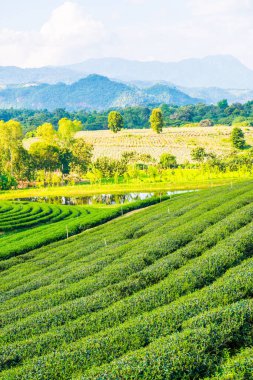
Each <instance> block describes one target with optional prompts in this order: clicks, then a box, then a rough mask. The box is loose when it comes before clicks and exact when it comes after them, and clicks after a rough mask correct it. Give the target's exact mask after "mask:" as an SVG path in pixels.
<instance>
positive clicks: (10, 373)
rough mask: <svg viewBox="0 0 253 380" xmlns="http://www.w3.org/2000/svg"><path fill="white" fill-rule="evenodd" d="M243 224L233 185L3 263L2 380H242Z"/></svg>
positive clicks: (248, 349)
mask: <svg viewBox="0 0 253 380" xmlns="http://www.w3.org/2000/svg"><path fill="white" fill-rule="evenodd" d="M20 205H21V206H22V204H19V206H20ZM23 207H24V205H23ZM72 207H75V206H72ZM0 212H1V216H2V217H3V218H4V219H5V223H3V222H2V223H1V230H2V231H4V229H3V225H8V223H9V224H11V223H14V222H13V221H15V220H17V219H19V221H20V220H22V219H26V220H29V212H28V210H26V214H27V215H26V217H24V216H23V217H22V214H24V212H25V210H23V209H22V208H20V209H19V210H18V209H17V206H15V207H13V204H12V203H8V202H5V203H4V204H3V203H0ZM252 217H253V190H252V182H251V183H243V184H240V185H234V186H229V187H225V188H224V187H220V188H215V189H209V190H205V191H199V192H192V193H187V194H184V195H179V196H174V197H172V199H169V200H166V201H163V202H161V203H159V204H157V205H154V206H151V207H148V208H146V209H144V210H141V211H139V212H138V213H133V214H130V215H129V216H128V217H120V218H118V219H116V220H114V221H111V222H110V223H105V224H103V225H101V226H99V227H96V228H93V229H90V230H88V231H85V232H83V233H81V234H79V235H76V236H75V237H72V238H69V239H66V240H62V241H60V242H57V243H53V244H48V245H46V244H45V245H44V246H43V247H42V248H40V249H35V250H32V251H28V252H27V253H25V254H23V255H20V256H17V257H15V256H14V257H12V258H9V259H5V260H2V261H1V262H0V268H1V273H0V278H1V281H0V290H1V306H0V320H1V331H0V336H1V353H0V371H1V372H0V379H3V380H7V379H8V380H47V379H50V380H59V379H61V380H65V379H66V380H68V379H76V380H77V379H78V380H81V379H82V380H101V379H107V380H118V379H124V380H127V379H129V380H130V379H132V380H135V379H136V380H137V379H143V380H150V379H152V380H160V379H167V380H181V379H184V380H192V379H210V380H211V379H212V380H215V379H220V380H225V379H228V378H229V379H235V380H236V379H246V378H247V379H250V378H252V375H253V372H252V357H253V352H252V344H253V337H252V327H253V325H252V321H253V301H252V295H253V255H252V253H253V222H252ZM31 218H32V219H34V218H35V217H34V212H33V211H32V210H30V219H31ZM19 223H20V222H19ZM48 225H49V226H50V222H49V224H48ZM53 230H55V227H53V226H52V231H53ZM1 239H2V237H1V238H0V240H1ZM16 246H17V248H18V247H19V240H18V233H17V239H16ZM2 247H3V246H2V245H1V248H0V250H1V249H2ZM238 360H239V365H238ZM229 374H230V375H229ZM231 374H232V375H231ZM233 374H235V375H234V376H233ZM245 374H246V375H247V376H246V377H245ZM228 375H229V376H228Z"/></svg>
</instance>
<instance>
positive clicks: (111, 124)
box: [108, 111, 124, 133]
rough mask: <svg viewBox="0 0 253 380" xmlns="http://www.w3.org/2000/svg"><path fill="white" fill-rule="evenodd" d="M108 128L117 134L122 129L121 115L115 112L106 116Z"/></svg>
mask: <svg viewBox="0 0 253 380" xmlns="http://www.w3.org/2000/svg"><path fill="white" fill-rule="evenodd" d="M108 128H109V129H110V130H111V131H112V132H114V133H117V132H119V131H120V130H121V129H123V128H124V121H123V117H122V115H121V114H120V113H119V112H117V111H111V112H110V113H109V115H108Z"/></svg>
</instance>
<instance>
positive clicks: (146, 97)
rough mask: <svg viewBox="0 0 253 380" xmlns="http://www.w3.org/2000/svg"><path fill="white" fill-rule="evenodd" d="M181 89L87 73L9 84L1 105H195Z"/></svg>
mask: <svg viewBox="0 0 253 380" xmlns="http://www.w3.org/2000/svg"><path fill="white" fill-rule="evenodd" d="M197 102H199V99H195V98H191V97H190V96H189V95H186V94H185V93H183V92H182V91H180V90H178V89H176V88H174V87H169V86H165V85H157V86H154V87H151V88H149V89H138V88H137V87H133V86H129V85H126V84H124V83H121V82H116V81H112V80H110V79H108V78H106V77H103V76H100V75H89V76H88V77H87V78H84V79H81V80H79V81H78V82H75V83H72V84H69V85H67V84H65V83H58V84H55V85H49V84H42V85H38V86H29V87H27V86H25V87H23V86H21V87H20V86H19V87H9V88H7V89H3V90H1V91H0V107H1V108H10V107H13V108H30V109H44V108H47V109H48V110H54V109H56V108H66V109H68V110H78V109H97V110H103V109H108V108H111V107H126V106H133V105H150V104H160V103H168V104H171V103H172V104H178V105H185V104H195V103H197Z"/></svg>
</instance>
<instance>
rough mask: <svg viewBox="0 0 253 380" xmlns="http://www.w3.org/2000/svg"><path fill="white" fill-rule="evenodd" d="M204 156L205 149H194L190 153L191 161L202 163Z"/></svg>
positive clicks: (205, 154)
mask: <svg viewBox="0 0 253 380" xmlns="http://www.w3.org/2000/svg"><path fill="white" fill-rule="evenodd" d="M206 156H207V153H206V151H205V149H204V148H202V147H198V148H194V149H192V151H191V158H192V159H193V161H197V162H203V161H204V159H205V157H206Z"/></svg>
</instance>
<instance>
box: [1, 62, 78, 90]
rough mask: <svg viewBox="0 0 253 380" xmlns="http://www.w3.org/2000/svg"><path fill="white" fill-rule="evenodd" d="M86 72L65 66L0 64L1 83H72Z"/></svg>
mask: <svg viewBox="0 0 253 380" xmlns="http://www.w3.org/2000/svg"><path fill="white" fill-rule="evenodd" d="M82 77H84V74H81V73H78V72H77V71H74V70H71V69H70V68H65V67H41V68H34V69H22V68H20V67H16V66H0V85H2V86H3V85H11V84H14V85H17V84H27V83H51V84H53V83H58V82H65V83H72V82H74V81H76V80H78V79H80V78H82Z"/></svg>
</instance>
